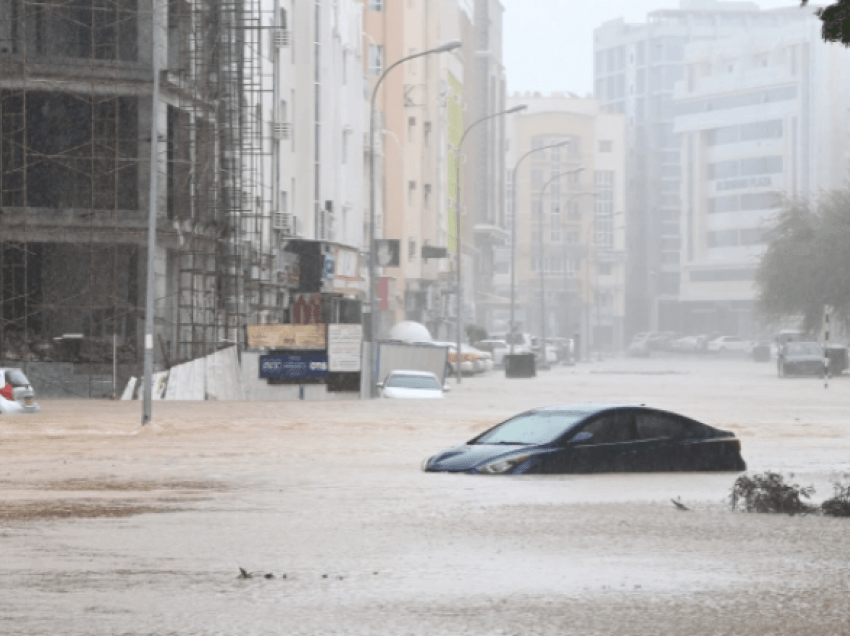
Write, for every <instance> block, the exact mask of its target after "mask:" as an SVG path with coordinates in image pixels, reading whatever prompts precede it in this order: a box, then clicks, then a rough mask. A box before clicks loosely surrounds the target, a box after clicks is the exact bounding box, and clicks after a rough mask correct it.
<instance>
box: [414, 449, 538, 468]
mask: <svg viewBox="0 0 850 636" xmlns="http://www.w3.org/2000/svg"><path fill="white" fill-rule="evenodd" d="M551 451H552V449H551V448H549V447H547V446H531V445H529V446H525V445H524V446H503V445H489V444H464V445H462V446H455V447H454V448H450V449H449V450H446V451H443V452H442V453H438V454H436V455H434V456H433V457H432V458H431V459H429V460H428V465H427V467H426V470H431V471H449V472H460V471H465V470H472V469H473V468H478V467H480V466H484V465H486V464H489V463H491V462H494V461H497V460H500V459H507V458H509V457H513V456H516V455H541V454H543V453H548V452H551Z"/></svg>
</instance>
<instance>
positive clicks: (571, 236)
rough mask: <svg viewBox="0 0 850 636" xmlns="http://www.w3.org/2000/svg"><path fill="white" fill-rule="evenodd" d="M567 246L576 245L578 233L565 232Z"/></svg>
mask: <svg viewBox="0 0 850 636" xmlns="http://www.w3.org/2000/svg"><path fill="white" fill-rule="evenodd" d="M567 245H578V232H567Z"/></svg>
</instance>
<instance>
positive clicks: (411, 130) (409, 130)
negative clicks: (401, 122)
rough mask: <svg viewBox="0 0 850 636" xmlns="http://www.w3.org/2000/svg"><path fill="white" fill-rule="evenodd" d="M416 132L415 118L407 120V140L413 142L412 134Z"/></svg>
mask: <svg viewBox="0 0 850 636" xmlns="http://www.w3.org/2000/svg"><path fill="white" fill-rule="evenodd" d="M415 131H416V117H408V118H407V140H408V141H413V133H414V132H415Z"/></svg>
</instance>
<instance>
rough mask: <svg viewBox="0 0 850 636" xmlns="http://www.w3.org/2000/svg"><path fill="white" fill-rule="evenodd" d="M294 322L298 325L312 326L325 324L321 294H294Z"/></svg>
mask: <svg viewBox="0 0 850 636" xmlns="http://www.w3.org/2000/svg"><path fill="white" fill-rule="evenodd" d="M292 322H293V323H295V324H296V325H312V324H321V323H323V322H324V320H323V316H322V295H321V294H293V296H292Z"/></svg>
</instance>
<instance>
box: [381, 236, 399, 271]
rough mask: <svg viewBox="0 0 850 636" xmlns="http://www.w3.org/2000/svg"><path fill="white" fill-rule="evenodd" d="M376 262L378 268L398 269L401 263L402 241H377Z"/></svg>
mask: <svg viewBox="0 0 850 636" xmlns="http://www.w3.org/2000/svg"><path fill="white" fill-rule="evenodd" d="M375 260H376V261H377V265H378V267H398V266H399V264H400V263H401V241H399V240H398V239H375Z"/></svg>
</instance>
